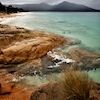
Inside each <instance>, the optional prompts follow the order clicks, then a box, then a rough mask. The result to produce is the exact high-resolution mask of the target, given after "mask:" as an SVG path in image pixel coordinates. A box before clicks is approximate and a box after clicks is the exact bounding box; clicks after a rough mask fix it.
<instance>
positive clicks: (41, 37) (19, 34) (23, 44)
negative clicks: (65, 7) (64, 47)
mask: <svg viewBox="0 0 100 100" xmlns="http://www.w3.org/2000/svg"><path fill="white" fill-rule="evenodd" d="M0 32H1V33H2V34H1V39H0V45H1V48H2V54H1V53H0V63H1V64H20V63H23V62H26V61H30V60H34V59H38V58H41V57H43V56H44V55H46V53H47V52H48V51H50V50H52V49H53V48H55V47H57V46H60V45H61V44H64V43H65V42H66V41H67V40H66V39H65V38H63V37H61V36H57V35H55V34H52V33H51V34H49V33H46V32H42V31H29V30H26V29H24V28H18V27H14V26H12V27H10V26H7V25H4V26H3V25H2V26H1V28H0ZM6 32H7V33H6ZM10 35H12V36H10Z"/></svg>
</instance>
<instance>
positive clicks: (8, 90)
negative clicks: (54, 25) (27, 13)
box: [0, 24, 100, 100]
mask: <svg viewBox="0 0 100 100" xmlns="http://www.w3.org/2000/svg"><path fill="white" fill-rule="evenodd" d="M78 43H80V42H79V41H78V40H75V39H71V38H64V37H62V36H58V35H56V34H53V33H48V32H44V31H37V30H34V31H32V30H28V29H24V28H21V27H16V26H8V25H1V24H0V100H13V99H14V98H15V96H16V95H18V96H17V98H16V100H47V99H44V97H45V96H46V95H45V92H47V93H48V94H49V97H48V98H49V99H48V100H53V99H52V98H51V97H52V96H51V95H52V93H51V91H52V90H53V89H54V91H55V92H54V93H57V91H56V90H57V89H58V90H60V88H59V83H49V84H46V85H44V86H41V87H40V88H38V89H36V90H32V89H29V88H28V87H24V86H23V87H22V85H23V84H22V85H19V83H18V80H17V79H16V77H19V76H26V75H40V76H42V75H46V74H49V73H53V72H61V71H62V70H64V69H66V68H68V67H73V68H74V69H83V70H90V69H94V68H100V54H97V53H93V52H90V51H87V50H85V49H82V48H74V49H70V50H68V51H67V50H66V52H62V51H60V50H58V49H56V48H58V47H62V46H64V45H67V46H72V45H75V44H78ZM50 51H51V54H52V55H54V56H50V55H48V52H50ZM55 85H56V87H55ZM96 86H97V85H96ZM53 87H55V88H53ZM40 91H42V92H40ZM43 91H44V92H43ZM96 91H97V90H96ZM98 91H99V92H100V90H98ZM58 94H59V93H58ZM58 94H57V95H58ZM38 95H40V96H39V97H38V98H37V96H38ZM58 98H59V99H57V98H55V99H54V100H63V99H61V98H63V97H58ZM98 100H99V99H98Z"/></svg>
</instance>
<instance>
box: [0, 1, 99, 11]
mask: <svg viewBox="0 0 100 100" xmlns="http://www.w3.org/2000/svg"><path fill="white" fill-rule="evenodd" d="M62 1H68V2H73V3H78V4H83V5H86V6H89V7H92V8H96V9H100V0H0V2H2V3H4V4H15V3H17V4H23V3H41V2H45V3H48V4H57V3H60V2H62Z"/></svg>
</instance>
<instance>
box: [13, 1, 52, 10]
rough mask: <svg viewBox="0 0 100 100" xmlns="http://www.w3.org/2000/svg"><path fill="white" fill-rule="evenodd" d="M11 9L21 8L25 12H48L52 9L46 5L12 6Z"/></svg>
mask: <svg viewBox="0 0 100 100" xmlns="http://www.w3.org/2000/svg"><path fill="white" fill-rule="evenodd" d="M12 6H13V7H18V8H22V9H24V10H27V11H48V10H51V9H52V6H51V5H48V4H46V3H40V4H23V5H12Z"/></svg>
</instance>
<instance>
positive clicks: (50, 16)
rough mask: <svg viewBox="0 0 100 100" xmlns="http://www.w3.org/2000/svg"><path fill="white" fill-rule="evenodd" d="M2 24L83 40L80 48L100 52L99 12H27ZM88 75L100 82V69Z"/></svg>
mask: <svg viewBox="0 0 100 100" xmlns="http://www.w3.org/2000/svg"><path fill="white" fill-rule="evenodd" d="M1 23H3V24H9V25H16V26H21V27H25V28H27V29H32V30H33V29H35V30H43V31H49V32H53V33H56V34H60V35H63V36H65V37H67V36H69V37H72V38H76V39H79V40H81V45H80V46H82V47H84V48H87V49H90V50H93V51H96V52H100V13H99V12H27V13H19V14H18V16H16V17H14V18H8V19H7V20H4V21H2V22H1ZM88 73H89V76H90V77H91V78H92V79H93V80H95V81H96V82H100V69H97V70H91V71H89V72H88Z"/></svg>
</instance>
